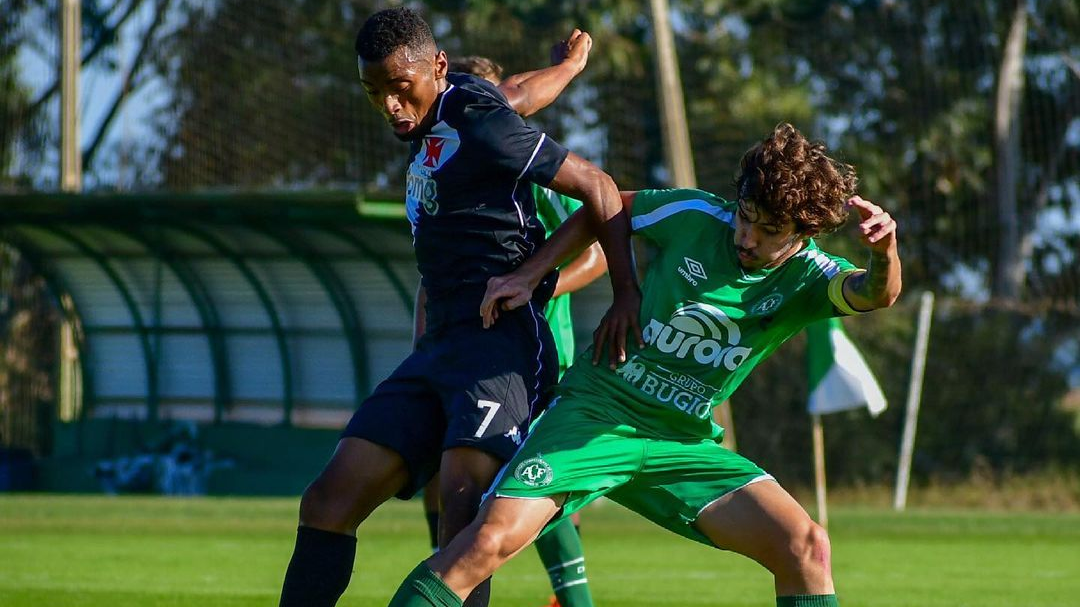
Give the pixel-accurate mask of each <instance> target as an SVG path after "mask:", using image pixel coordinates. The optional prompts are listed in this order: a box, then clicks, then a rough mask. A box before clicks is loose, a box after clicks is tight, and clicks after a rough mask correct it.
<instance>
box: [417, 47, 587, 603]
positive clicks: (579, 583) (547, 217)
mask: <svg viewBox="0 0 1080 607" xmlns="http://www.w3.org/2000/svg"><path fill="white" fill-rule="evenodd" d="M590 43H591V40H590V38H589V35H588V34H587V33H584V32H581V31H579V30H574V31H573V33H571V35H570V37H569V38H567V39H566V40H563V41H561V42H559V43H558V44H556V45H555V46H554V47H552V61H551V63H552V66H553V67H555V68H558V67H559V66H563V65H566V66H568V68H569V70H570V71H569V73H572V74H574V75H576V74H577V73H579V72H580V71H581V69H583V68H584V65H585V62H586V60H587V58H588V52H589V50H590ZM450 71H451V72H460V73H465V74H472V75H474V76H478V77H480V78H483V79H485V80H487V81H488V82H491V83H492V84H494V85H496V86H497V87H498V88H499V90H500V91H501V92H502V93H503V94H505V95H506V98H507V101H508V102H509V103H510V106H511V107H513V108H514V110H515V111H517V112H518V113H519V114H521V115H522V116H529V115H531V114H533V113H535V112H536V111H538V110H540V109H542V107H541V104H543V105H547V104H548V103H550V102H551V101H553V100H554V97H555V96H557V95H558V93H559V92H561V90H562V88H563V87H565V84H566V83H568V82H569V79H567V78H565V76H566V74H562V77H560V75H559V74H558V73H555V74H553V73H552V70H541V71H536V72H526V73H523V74H515V75H513V76H511V77H509V78H507V79H506V80H503V79H502V74H503V68H502V66H500V65H499V64H498V63H496V62H494V61H492V60H491V59H488V58H487V57H479V56H469V57H462V58H460V59H453V60H451V61H450ZM552 93H554V95H552ZM530 185H531V193H532V197H533V200H534V201H535V204H536V212H537V215H538V216H539V218H540V221H541V223H543V225H544V229H545V231H546V232H547V236H549V237H550V236H551V233H552V232H554V231H555V228H557V227H559V226H560V225H561V224H562V222H563V221H565V220H566V218H567V217H569V216H570V215H571V214H573V213H574V211H576V210H578V209H579V208H581V201H579V200H575V199H573V198H570V197H569V196H563V195H561V194H558V193H556V192H554V191H552V190H550V189H548V188H545V187H543V186H539V185H536V184H530ZM606 270H607V264H606V263H605V261H604V255H603V252H602V251H601V249H600V247H599V245H597V244H595V243H594V244H592V245H591V246H589V247H588V248H587V249H585V251H583V252H582V253H581V254H580V255H578V256H577V257H576V258H575V259H574V260H572V261H571V262H570V263H568V264H565V265H564V266H562V267H560V268H559V280H558V283H557V284H556V287H555V292H554V294H553V295H552V298H551V300H550V301H549V302H548V304H547V306H545V308H544V316H545V317H546V318H547V321H548V326H549V327H550V328H551V333H552V335H553V336H554V338H555V347H556V349H557V350H558V354H559V377H560V378H561V377H562V375H563V373H564V372H566V369H567V368H568V367H569V366H570V364H571V363H572V362H573V360H574V353H575V349H574V348H575V346H574V324H573V317H572V315H571V308H570V293H573V292H574V291H577V290H578V289H581V288H584V287H585V286H586V285H588V284H589V283H591V282H592V281H594V280H596V279H597V278H599V277H600V276H602V275H603V274H604V272H605V271H606ZM421 311H422V307H421V306H417V313H418V317H417V321H418V324H417V335H419V334H422V332H423V329H422V326H421V324H420V323H421V322H422V318H421V317H420V316H419V315H420V314H422V312H421ZM424 513H425V516H426V518H427V524H428V535H429V538H430V541H431V546H432V549H437V547H438V521H439V477H438V476H434V477H432V479H431V482H430V483H428V485H427V486H426V487H425V488H424ZM536 550H537V554H539V556H540V560H541V562H542V563H543V564H544V568H545V570H546V571H547V574H548V578H549V579H550V581H551V588H552V590H553V591H554V593H555V594H554V596H552V597H551V599H549V602H548V607H559V606H560V605H561V606H562V607H591V606H592V604H593V601H592V594H591V593H590V591H589V586H588V577H587V573H586V571H585V554H584V551H583V549H582V546H581V538H580V515H579V514H578V513H576V512H575V513H574V515H573V517H572V518H571V519H569V520H565V521H563V522H561V523H560V524H559V525H557V526H556V527H555V528H554V529H551V530H550V531H548V532H547V533H545V534H544V535H543V536H542V537H540V538H539V539H537V540H536Z"/></svg>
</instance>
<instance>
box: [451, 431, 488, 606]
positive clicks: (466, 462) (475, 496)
mask: <svg viewBox="0 0 1080 607" xmlns="http://www.w3.org/2000/svg"><path fill="white" fill-rule="evenodd" d="M502 464H503V462H502V461H501V460H499V459H497V458H495V457H494V456H492V455H491V454H489V453H486V452H484V451H480V450H479V449H471V448H468V447H458V448H454V449H448V450H446V451H445V452H443V456H442V461H441V463H440V466H439V502H440V503H441V505H442V508H441V510H440V512H439V549H440V550H442V549H444V548H446V546H447V545H448V544H449V543H450V540H452V539H453V538H454V536H456V535H457V534H458V532H460V531H461V530H462V529H464V528H465V527H466V525H468V524H469V523H470V522H471V521H472V520H473V519H474V518H475V517H476V511H477V510H478V509H479V507H480V498H482V497H483V495H484V492H485V491H487V489H488V487H490V486H491V481H492V480H494V479H495V475H496V474H498V472H499V468H501V467H502ZM490 594H491V584H490V583H482V584H480V585H479V587H478V588H477V589H476V591H475V592H474V593H473V594H472V596H470V597H469V600H468V601H466V602H465V604H466V605H470V606H477V607H479V606H483V605H487V603H488V598H489V596H490Z"/></svg>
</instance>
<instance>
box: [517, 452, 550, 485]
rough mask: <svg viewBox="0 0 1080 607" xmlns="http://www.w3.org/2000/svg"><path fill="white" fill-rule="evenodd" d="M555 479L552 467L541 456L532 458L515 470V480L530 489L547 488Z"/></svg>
mask: <svg viewBox="0 0 1080 607" xmlns="http://www.w3.org/2000/svg"><path fill="white" fill-rule="evenodd" d="M553 477H554V473H553V472H552V470H551V466H550V465H548V463H547V462H545V461H544V458H542V457H540V456H537V457H530V458H529V459H527V460H525V461H523V462H521V463H520V464H518V466H517V468H516V469H514V478H516V479H517V480H518V481H519V482H521V483H523V484H525V485H528V486H530V487H546V486H547V485H550V484H551V479H552V478H553Z"/></svg>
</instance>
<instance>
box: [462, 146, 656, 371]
mask: <svg viewBox="0 0 1080 607" xmlns="http://www.w3.org/2000/svg"><path fill="white" fill-rule="evenodd" d="M564 171H565V173H564ZM548 187H550V188H551V189H553V190H555V191H556V192H559V193H561V194H565V195H567V196H573V197H576V198H578V199H580V200H582V202H583V203H584V208H583V209H581V210H579V211H578V212H576V213H574V214H573V215H571V216H570V218H569V219H567V220H566V221H565V222H563V224H562V225H561V226H559V228H558V229H557V230H555V232H554V233H553V234H552V236H551V238H550V239H549V240H548V241H547V242H546V243H544V245H543V246H542V247H540V249H539V250H538V251H537V252H536V253H535V254H534V255H532V256H531V257H529V259H527V260H525V263H523V264H522V265H521V266H519V267H518V268H517V269H516V270H514V271H513V272H511V273H509V274H506V275H504V276H497V277H493V278H491V279H489V280H488V287H487V292H486V293H485V294H484V300H483V302H482V304H481V306H480V315H481V316H482V317H483V319H484V326H485V327H489V326H491V324H492V323H493V322H495V320H496V319H497V318H498V314H499V310H500V309H502V310H512V309H514V308H517V307H520V306H522V305H525V304H526V303H527V302H528V301H529V299H530V298H531V296H532V292H533V290H534V289H535V288H536V286H537V285H538V284H539V283H540V280H541V279H542V278H543V277H544V276H545V275H546V274H547V273H548V272H550V271H551V270H552V269H554V268H557V267H559V265H561V264H562V263H565V262H566V261H568V260H570V259H572V258H573V257H574V256H576V255H577V254H578V253H579V252H580V251H581V250H582V249H584V248H585V247H586V246H588V245H589V244H591V243H592V242H593V241H594V240H595V239H596V238H597V234H599V235H600V242H601V246H602V247H603V250H604V254H605V256H606V257H607V265H608V268H609V270H610V274H611V284H612V291H613V303H612V305H611V308H609V310H608V312H607V314H605V315H604V318H603V319H602V320H601V322H600V326H599V327H598V328H597V330H596V332H594V333H593V345H594V351H595V356H596V357H597V358H596V359H594V361H593V362H594V363H596V362H598V358H599V356H600V352H601V351H602V350H601V348H602V347H604V346H606V347H607V348H608V360H609V361H611V365H612V366H613V367H614V366H615V365H616V363H618V362H624V361H625V360H626V339H627V334H628V333H629V334H630V336H631V337H632V338H633V339H634V340H635V341H636V342H637V343H638V345H639V346H640V347H644V343H643V342H642V340H641V328H640V326H639V322H638V312H639V310H640V308H641V292H640V289H639V288H638V284H637V278H636V277H635V275H634V272H633V268H632V265H631V261H630V239H629V236H630V221H629V215H630V205H631V204H632V201H633V197H634V194H636V192H623V193H621V194H620V192H618V190H617V189H614V188H615V182H614V181H612V180H611V177H609V176H608V175H607V173H604V172H603V171H601V170H600V169H599V168H597V167H596V166H595V165H593V164H592V163H589V162H588V161H586V160H584V159H583V158H581V157H579V156H577V155H575V154H573V153H571V154H570V155H569V156H568V157H567V159H566V162H564V163H563V166H562V168H560V169H559V172H558V173H557V174H556V176H555V180H554V181H552V183H551V185H550V186H548ZM597 215H599V217H597Z"/></svg>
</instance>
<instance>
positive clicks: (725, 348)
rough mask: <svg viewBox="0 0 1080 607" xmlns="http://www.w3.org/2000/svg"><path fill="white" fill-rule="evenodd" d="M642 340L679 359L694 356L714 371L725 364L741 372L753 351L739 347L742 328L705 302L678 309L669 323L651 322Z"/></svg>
mask: <svg viewBox="0 0 1080 607" xmlns="http://www.w3.org/2000/svg"><path fill="white" fill-rule="evenodd" d="M642 337H643V338H644V339H645V343H647V344H649V345H651V346H656V349H658V350H660V351H661V352H664V353H666V354H672V355H674V356H675V358H679V359H685V358H687V357H691V358H693V360H695V361H697V362H698V363H700V364H702V365H709V366H712V367H714V368H718V367H720V365H724V368H725V369H727V370H728V371H734V370H735V369H737V368H738V367H739V365H740V364H742V361H744V360H746V357H747V356H749V355H750V352H751V349H750V348H747V347H745V346H740V345H739V340H740V339H741V338H742V331H740V330H739V325H737V324H735V322H734V321H732V320H731V319H730V318H728V316H727V314H724V312H723V311H722V310H720V308H717V307H716V306H711V305H709V304H704V303H693V304H689V305H686V306H682V307H680V308H678V309H677V310H675V313H674V314H672V315H671V318H670V319H669V320H668V321H667V322H666V323H665V322H661V321H659V320H656V319H651V320H649V323H648V325H646V327H645V329H644V330H643V331H642Z"/></svg>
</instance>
